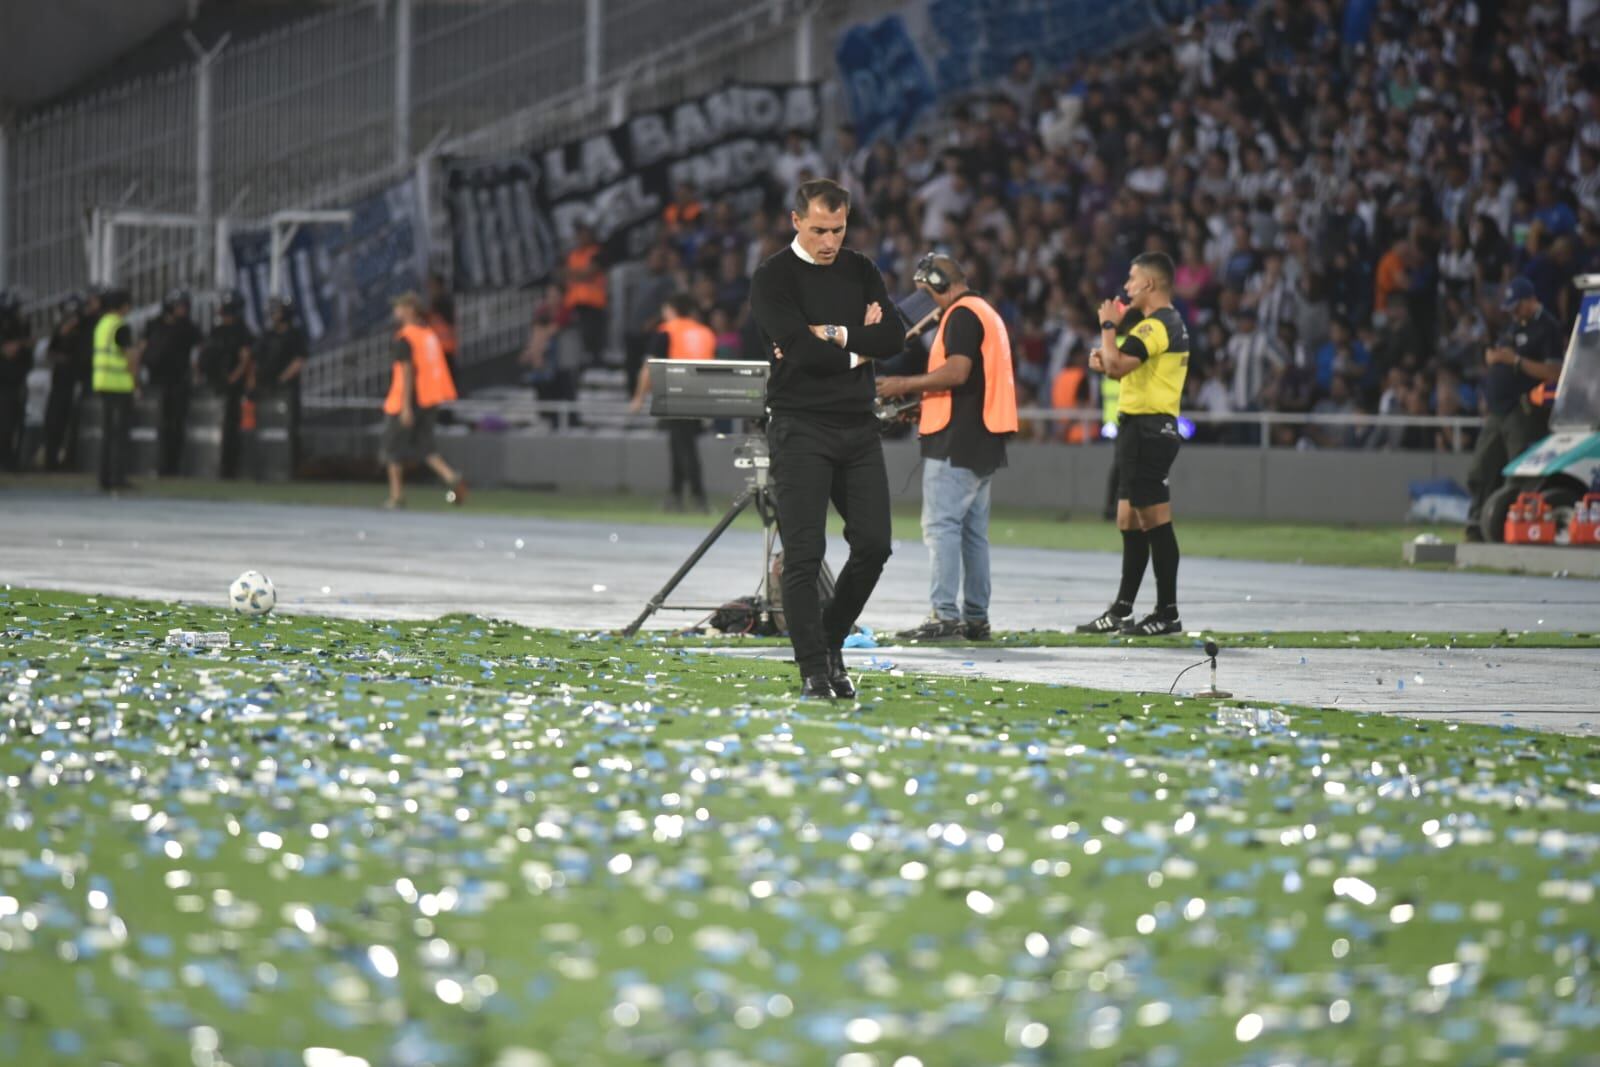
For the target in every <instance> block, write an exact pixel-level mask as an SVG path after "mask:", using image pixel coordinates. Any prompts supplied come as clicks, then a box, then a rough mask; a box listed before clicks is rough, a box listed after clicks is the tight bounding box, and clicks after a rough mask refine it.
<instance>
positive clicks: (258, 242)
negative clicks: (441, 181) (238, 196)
mask: <svg viewBox="0 0 1600 1067" xmlns="http://www.w3.org/2000/svg"><path fill="white" fill-rule="evenodd" d="M349 210H350V213H351V216H352V218H351V221H350V225H348V226H340V225H330V224H316V225H303V226H301V227H300V228H299V229H298V230H296V231H295V234H294V237H293V238H292V239H291V240H290V241H289V244H288V247H287V248H286V249H285V256H284V279H285V283H286V286H287V289H288V293H289V296H290V299H292V300H293V301H294V306H295V311H296V313H297V314H298V315H299V316H300V319H301V322H302V324H303V325H304V326H305V329H306V334H307V336H308V337H309V339H310V341H311V345H312V347H313V348H314V349H315V348H326V347H330V346H333V345H338V344H343V343H344V342H346V341H350V340H354V339H356V338H360V337H365V336H369V335H371V334H372V333H374V332H377V331H378V330H380V329H381V328H382V327H383V324H384V323H386V322H387V321H388V320H389V316H390V301H391V300H393V299H394V298H395V297H396V296H399V295H400V294H401V293H403V292H406V291H407V290H413V291H417V292H420V291H421V290H422V285H423V279H424V276H425V273H424V272H425V247H426V246H425V244H424V230H423V225H422V213H421V206H420V202H419V200H418V197H417V183H416V180H415V179H410V178H408V179H407V180H405V181H403V182H401V183H399V184H398V185H395V186H392V187H391V188H389V189H386V190H384V191H383V192H381V193H378V194H376V195H374V196H370V197H368V198H366V199H365V200H361V201H358V202H357V203H355V204H352V205H350V208H349ZM230 244H231V251H232V253H233V265H234V272H235V277H236V278H237V279H238V281H237V284H238V289H239V292H240V294H242V295H243V297H244V301H245V317H246V321H247V322H248V323H249V325H250V328H251V329H252V330H256V331H259V330H260V329H261V326H262V324H263V323H264V322H265V319H266V307H267V301H268V300H269V299H270V297H271V292H270V289H269V285H270V279H271V273H272V237H271V234H270V232H269V231H267V230H264V229H262V230H241V231H237V232H235V233H234V234H233V235H232V237H231V239H230Z"/></svg>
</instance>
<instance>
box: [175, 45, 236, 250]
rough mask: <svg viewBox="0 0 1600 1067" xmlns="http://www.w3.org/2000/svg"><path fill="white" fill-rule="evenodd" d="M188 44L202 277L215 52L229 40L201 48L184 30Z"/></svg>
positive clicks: (212, 180)
mask: <svg viewBox="0 0 1600 1067" xmlns="http://www.w3.org/2000/svg"><path fill="white" fill-rule="evenodd" d="M184 36H185V37H186V39H187V40H188V42H189V47H190V48H191V49H192V50H193V51H194V56H195V64H194V213H195V217H196V218H197V219H198V220H199V225H197V226H196V227H195V274H196V276H197V277H204V276H205V275H206V273H207V272H208V271H209V270H211V269H212V266H213V264H212V248H211V240H212V238H213V236H214V234H213V233H212V222H213V212H212V195H211V194H212V189H213V188H214V186H215V184H216V167H215V163H214V159H213V155H212V145H213V141H212V135H213V133H214V129H213V126H214V122H213V118H212V89H213V86H214V84H215V80H216V79H215V73H216V72H215V70H214V68H215V65H216V62H217V56H219V55H221V54H222V50H223V48H225V47H226V46H227V44H228V35H227V34H223V35H222V40H220V41H218V42H217V46H216V47H215V48H212V49H210V50H207V49H205V48H203V47H202V46H201V44H200V42H199V41H198V40H196V39H195V37H194V35H193V34H191V33H187V32H185V35H184Z"/></svg>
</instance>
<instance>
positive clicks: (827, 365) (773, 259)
mask: <svg viewBox="0 0 1600 1067" xmlns="http://www.w3.org/2000/svg"><path fill="white" fill-rule="evenodd" d="M872 303H876V304H878V305H880V306H881V307H882V308H883V320H882V321H881V322H879V323H877V324H876V325H873V326H867V325H865V321H866V313H867V305H868V304H872ZM750 311H751V313H752V315H753V317H754V318H755V321H756V325H757V327H759V328H760V330H761V336H762V339H763V340H764V341H765V342H766V346H767V348H768V353H767V356H768V358H769V359H771V358H772V353H771V351H770V349H771V347H772V346H773V345H776V346H777V347H778V348H780V349H781V350H782V351H783V358H782V359H779V360H775V361H774V362H773V366H772V376H771V378H770V379H769V380H768V382H767V410H769V411H771V412H772V413H774V414H795V415H807V416H811V417H815V418H819V419H822V420H824V421H851V420H853V419H857V418H860V417H861V416H865V415H870V414H871V413H872V403H873V399H874V397H875V396H876V390H875V389H874V387H873V371H872V366H871V364H870V363H868V362H865V360H874V359H888V358H889V357H891V356H894V355H897V354H898V353H899V352H900V350H901V349H902V348H904V347H905V324H904V323H903V322H902V321H901V319H900V314H899V312H898V311H897V310H896V309H895V306H894V303H893V301H891V300H890V299H889V293H888V290H887V289H886V288H885V287H884V284H883V277H882V276H881V275H880V274H879V273H878V268H877V267H876V266H874V265H873V263H872V261H871V260H870V259H868V258H867V257H866V256H864V255H862V254H861V253H859V252H856V251H853V250H851V249H848V248H846V249H841V250H840V252H839V255H838V256H837V257H836V258H835V259H834V261H833V262H832V263H830V264H828V265H826V266H823V265H821V264H817V263H807V262H806V261H805V260H803V259H801V258H800V257H799V256H797V255H796V254H795V251H794V247H793V246H792V245H791V246H790V247H787V248H785V249H783V250H782V251H781V252H777V253H775V254H774V255H772V256H770V257H768V258H767V260H766V261H765V262H764V263H762V264H761V266H759V267H757V268H756V272H755V276H754V277H753V278H751V280H750ZM813 325H816V326H826V325H834V326H843V327H845V328H846V329H847V330H848V331H849V338H848V342H849V346H848V348H841V347H839V346H838V345H836V344H831V343H830V342H828V341H825V340H823V339H822V338H820V337H817V336H816V335H815V334H813V333H812V332H811V329H810V328H811V327H812V326H813ZM851 352H854V353H855V354H856V355H858V356H861V357H863V360H864V362H862V364H861V365H860V366H858V367H856V368H854V369H851V367H850V353H851Z"/></svg>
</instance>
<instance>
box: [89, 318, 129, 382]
mask: <svg viewBox="0 0 1600 1067" xmlns="http://www.w3.org/2000/svg"><path fill="white" fill-rule="evenodd" d="M120 329H122V316H121V315H113V314H108V315H102V316H101V317H100V321H99V322H97V323H96V324H95V327H94V391H95V392H97V393H131V392H133V373H132V372H131V371H130V370H129V369H128V354H127V353H126V352H124V351H123V350H122V346H120V345H118V344H117V331H118V330H120Z"/></svg>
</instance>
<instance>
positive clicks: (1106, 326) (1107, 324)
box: [1100, 319, 1117, 333]
mask: <svg viewBox="0 0 1600 1067" xmlns="http://www.w3.org/2000/svg"><path fill="white" fill-rule="evenodd" d="M1100 328H1101V329H1102V330H1110V331H1112V332H1113V333H1115V332H1116V329H1117V324H1116V323H1114V322H1112V321H1111V320H1110V319H1107V320H1106V321H1105V322H1102V323H1101V324H1100Z"/></svg>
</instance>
